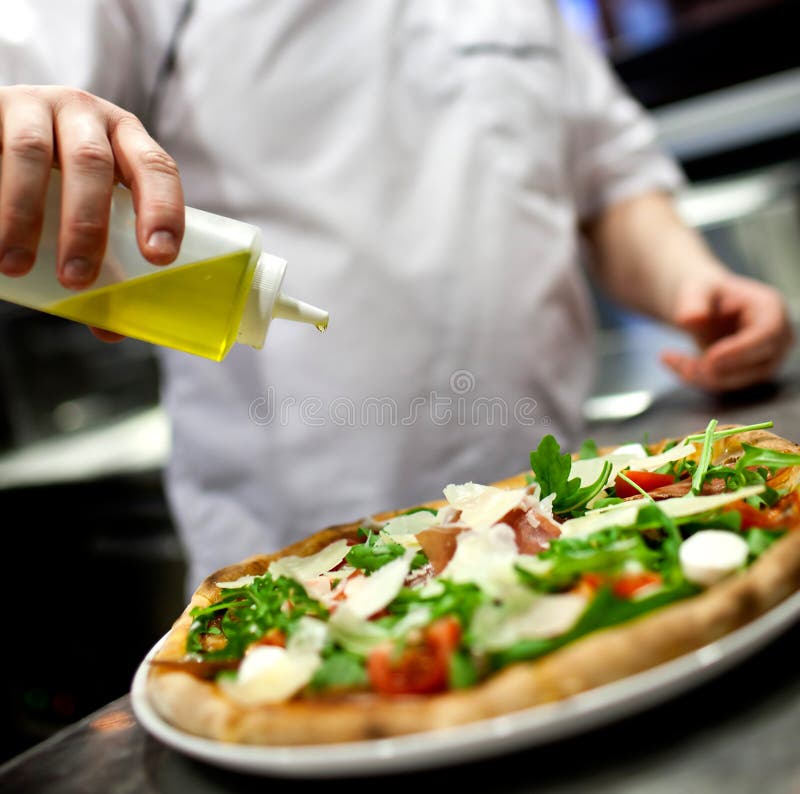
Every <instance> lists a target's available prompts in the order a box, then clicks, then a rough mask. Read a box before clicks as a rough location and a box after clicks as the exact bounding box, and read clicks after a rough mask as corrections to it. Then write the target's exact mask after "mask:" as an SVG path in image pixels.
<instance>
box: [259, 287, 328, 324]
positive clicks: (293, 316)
mask: <svg viewBox="0 0 800 794" xmlns="http://www.w3.org/2000/svg"><path fill="white" fill-rule="evenodd" d="M272 316H273V317H282V318H283V319H284V320H295V321H296V322H300V323H310V324H311V325H315V326H316V327H317V329H318V330H320V331H324V330H325V329H326V328H327V327H328V312H326V311H325V310H324V309H319V308H317V307H316V306H312V305H311V304H310V303H305V302H304V301H299V300H297V298H292V297H291V296H290V295H284V294H283V293H282V292H281V293H279V294H278V297H277V298H276V299H275V307H274V308H273V310H272Z"/></svg>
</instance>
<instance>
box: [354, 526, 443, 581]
mask: <svg viewBox="0 0 800 794" xmlns="http://www.w3.org/2000/svg"><path fill="white" fill-rule="evenodd" d="M405 551H406V549H405V546H403V545H402V544H400V543H394V542H392V541H389V540H386V539H385V538H384V537H383V536H382V535H380V533H377V532H372V531H371V530H370V531H368V533H367V538H366V540H365V541H364V542H363V543H357V544H356V545H355V546H351V547H350V551H348V552H347V555H346V557H345V559H346V560H347V562H348V563H350V565H352V566H353V567H354V568H358V569H359V570H361V571H364V573H365V574H366V575H367V576H369V575H370V574H371V573H374V572H375V571H377V570H378V569H379V568H383V566H384V565H386V564H388V563H390V562H391V561H392V560H395V559H397V558H398V557H402V556H403V554H405ZM427 561H428V558H427V557H426V556H425V554H424V553H423V552H421V551H420V552H417V554H416V555H414V559H413V560H412V562H411V568H412V569H413V568H419V567H420V566H421V565H425V563H426V562H427Z"/></svg>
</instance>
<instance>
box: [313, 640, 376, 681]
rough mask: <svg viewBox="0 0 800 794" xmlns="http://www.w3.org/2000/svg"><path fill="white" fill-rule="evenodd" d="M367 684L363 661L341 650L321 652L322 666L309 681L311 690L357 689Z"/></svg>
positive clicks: (355, 655) (359, 657)
mask: <svg viewBox="0 0 800 794" xmlns="http://www.w3.org/2000/svg"><path fill="white" fill-rule="evenodd" d="M367 683H368V679H367V671H366V668H365V667H364V659H363V657H361V656H359V655H358V654H355V653H351V652H350V651H345V650H342V649H341V648H328V649H327V650H326V651H324V652H323V659H322V664H321V665H320V666H319V667H318V668H317V669H316V671H315V672H314V675H313V677H312V678H311V681H310V686H311V688H312V689H316V690H320V689H326V690H331V689H340V688H341V689H358V688H361V687H364V686H366V685H367Z"/></svg>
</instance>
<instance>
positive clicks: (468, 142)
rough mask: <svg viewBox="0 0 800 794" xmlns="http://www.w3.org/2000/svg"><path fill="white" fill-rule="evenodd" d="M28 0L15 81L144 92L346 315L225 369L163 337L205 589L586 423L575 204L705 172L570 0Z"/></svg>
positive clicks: (210, 185)
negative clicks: (561, 9)
mask: <svg viewBox="0 0 800 794" xmlns="http://www.w3.org/2000/svg"><path fill="white" fill-rule="evenodd" d="M12 6H13V7H14V8H15V9H16V10H15V11H14V12H13V13H12V14H11V16H10V17H8V18H7V19H6V20H5V24H4V25H0V78H2V79H3V81H4V82H27V83H42V82H48V83H59V84H64V83H66V84H72V85H76V86H80V87H83V88H86V89H88V90H90V91H92V92H93V93H97V94H99V95H101V96H104V97H105V98H107V99H109V100H112V101H115V102H117V103H118V104H122V105H124V106H125V107H127V108H129V109H130V110H132V111H133V112H135V113H137V114H138V115H139V116H140V117H141V118H142V119H143V120H144V121H145V122H146V123H147V124H148V127H149V129H150V130H151V132H152V134H154V136H155V137H156V138H157V139H158V140H159V142H160V143H161V145H162V146H164V148H165V149H166V150H167V151H168V152H169V153H170V154H171V155H172V156H173V157H174V158H175V159H176V160H177V162H178V164H179V166H180V169H181V175H182V178H183V182H184V187H185V192H186V200H187V203H188V204H190V205H192V206H195V207H199V208H201V209H205V210H209V211H211V212H216V213H220V214H223V215H228V216H231V217H234V218H237V219H239V220H243V221H247V222H251V223H254V224H257V225H258V226H260V227H261V228H262V230H263V235H264V246H265V249H266V250H267V251H268V252H270V253H273V254H277V255H280V256H282V257H284V258H286V259H287V260H288V261H289V270H288V275H287V279H286V282H285V287H286V289H287V291H288V292H290V293H291V294H292V295H295V296H297V297H299V298H301V299H303V300H306V301H309V302H311V303H314V304H316V305H318V306H323V307H324V308H326V309H328V310H329V311H330V315H331V321H330V328H329V330H328V332H327V333H326V334H324V335H320V334H318V333H317V332H316V331H315V330H314V329H313V328H312V327H310V326H303V325H299V324H296V323H288V322H285V321H281V320H276V321H275V322H274V323H273V325H272V327H271V328H270V331H269V335H268V338H267V343H266V345H265V347H264V349H263V350H261V351H256V350H253V349H251V348H248V347H244V346H240V345H237V346H235V347H234V350H233V351H232V352H231V353H230V354H229V356H228V357H227V359H226V360H225V361H224V362H222V363H214V362H211V361H206V360H204V359H200V358H197V357H193V356H190V355H188V354H183V353H179V352H175V351H168V350H165V351H163V355H162V356H161V361H162V363H163V401H164V405H165V406H166V408H167V410H168V413H169V417H170V420H171V425H172V432H173V436H172V455H171V459H170V462H169V465H168V469H167V493H168V495H169V499H170V504H171V506H172V508H173V510H174V515H175V519H176V522H177V527H178V529H179V532H180V534H181V537H182V539H183V541H184V543H185V545H186V548H187V551H188V553H189V560H190V563H191V567H190V572H189V577H188V581H187V587H188V589H189V590H191V589H193V587H194V586H195V585H196V584H197V583H198V582H199V580H200V579H201V578H203V577H204V576H206V575H207V574H209V573H210V572H212V571H213V570H215V569H217V568H219V567H220V566H222V565H225V564H227V563H231V562H234V561H237V560H239V559H241V558H242V557H244V556H247V555H249V554H252V553H255V552H259V551H264V552H266V551H271V550H274V549H277V548H279V547H280V546H282V545H283V544H284V543H285V542H287V541H289V540H290V539H296V538H298V537H300V536H303V535H305V534H307V533H309V532H310V531H312V530H316V529H318V528H321V527H322V526H325V525H327V524H334V523H337V522H343V521H348V520H351V519H356V518H358V517H360V516H365V515H368V514H369V513H372V512H377V511H380V510H384V509H390V508H400V507H403V506H408V505H412V504H415V503H417V502H418V501H420V500H427V499H432V498H438V497H440V496H441V489H442V487H443V486H444V485H446V484H447V483H449V482H464V481H468V480H474V481H483V482H487V481H490V480H493V479H498V478H500V477H503V476H506V475H509V474H512V473H514V472H516V471H519V470H522V469H524V468H525V467H526V466H527V462H528V453H529V452H530V450H531V449H532V448H533V447H534V446H535V445H536V444H537V443H538V440H539V439H540V438H541V436H542V435H543V434H544V433H554V434H555V435H556V436H557V437H558V438H559V439H561V440H562V442H563V443H564V444H565V445H569V444H572V443H574V442H575V441H576V440H577V439H578V435H579V434H580V433H581V405H582V403H583V401H584V399H585V398H586V396H587V394H588V392H589V389H590V387H591V383H592V379H593V376H594V370H593V361H594V359H595V349H594V324H595V319H594V316H593V312H592V302H591V296H590V292H589V290H588V288H587V283H586V281H585V276H584V272H583V270H582V267H581V262H580V251H579V241H578V237H577V235H576V228H577V225H578V223H579V222H580V220H581V219H583V218H586V217H588V216H590V215H592V214H593V213H595V212H597V211H598V210H600V209H602V208H603V207H605V206H607V205H608V204H609V203H611V202H614V201H617V200H620V199H624V198H626V197H630V196H632V195H635V194H636V193H638V192H641V191H646V190H651V189H654V188H663V189H668V190H671V189H674V188H675V187H677V186H678V185H679V184H680V182H681V179H682V177H681V174H680V171H679V169H678V168H677V167H676V166H675V164H674V163H673V162H672V161H671V160H670V159H669V158H667V157H666V156H665V155H664V153H663V152H661V151H660V150H659V149H658V147H657V144H656V135H655V128H654V126H653V124H652V123H651V121H650V120H649V119H648V118H647V117H646V116H645V115H644V114H643V113H642V110H641V108H640V107H639V106H638V105H637V104H636V103H635V102H634V101H633V100H632V99H631V98H630V97H629V96H627V95H626V94H625V92H624V91H623V90H622V89H621V87H620V85H619V84H618V82H617V81H616V80H615V78H614V76H613V75H612V72H611V71H610V69H609V68H608V66H607V65H606V64H605V63H604V61H603V60H602V59H601V57H600V56H599V54H598V53H596V52H595V51H594V50H592V49H591V48H590V47H589V46H588V45H587V44H585V43H583V42H581V41H580V40H579V39H578V38H577V37H576V36H575V35H573V34H571V33H569V32H568V31H567V30H565V28H564V27H563V25H562V22H561V20H560V18H559V15H558V11H557V6H556V4H555V3H550V2H544V1H541V2H534V1H533V0H510V1H509V2H500V1H499V0H472V1H468V0H407V1H406V2H402V1H401V0H270V2H263V0H227V1H226V2H218V0H196V1H195V2H194V3H185V2H183V0H107V1H106V2H102V1H101V0H83V2H78V1H77V0H75V2H67V0H61V1H60V2H59V3H53V2H51V1H50V0H13V3H10V2H9V3H7V6H6V10H5V11H3V14H4V15H8V14H9V10H8V9H9V8H11V7H12ZM186 10H188V11H190V13H189V14H188V15H185V16H183V17H181V13H182V11H186ZM181 19H182V20H183V22H182V24H181V22H180V20H181ZM170 47H172V50H173V55H172V57H171V59H170V58H167V59H165V55H166V54H167V53H168V52H169V51H170ZM170 62H171V63H170ZM642 286H643V288H646V285H642ZM160 352H161V351H160Z"/></svg>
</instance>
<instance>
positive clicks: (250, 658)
mask: <svg viewBox="0 0 800 794" xmlns="http://www.w3.org/2000/svg"><path fill="white" fill-rule="evenodd" d="M327 634H328V628H327V626H326V624H325V623H324V622H323V621H321V620H317V619H316V618H311V617H307V616H306V617H303V618H301V619H300V620H299V621H298V624H297V628H296V629H295V632H294V633H293V634H292V635H291V637H290V638H289V642H288V644H287V646H286V647H285V648H282V647H280V646H278V645H255V646H251V647H250V649H249V650H248V652H247V653H246V654H245V657H244V659H243V660H242V663H241V664H240V665H239V671H238V674H237V676H236V678H235V679H233V680H230V679H226V678H222V679H220V681H219V685H220V687H222V689H223V691H225V692H227V694H229V695H230V696H231V697H232V698H234V699H235V700H237V701H239V702H240V703H244V704H256V703H281V702H283V701H284V700H288V699H289V698H290V697H292V696H293V695H295V694H296V693H297V692H299V691H300V689H302V688H303V687H304V686H305V685H306V684H307V683H308V682H309V681H310V680H311V677H312V676H313V675H314V672H315V671H316V669H317V668H318V667H319V666H320V664H321V663H322V658H321V656H320V651H321V649H322V646H323V645H324V643H325V639H326V637H327Z"/></svg>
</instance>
